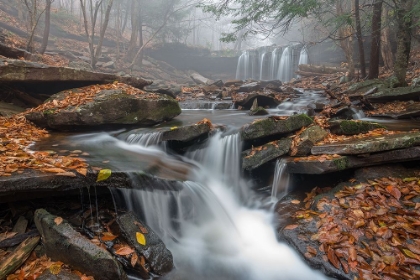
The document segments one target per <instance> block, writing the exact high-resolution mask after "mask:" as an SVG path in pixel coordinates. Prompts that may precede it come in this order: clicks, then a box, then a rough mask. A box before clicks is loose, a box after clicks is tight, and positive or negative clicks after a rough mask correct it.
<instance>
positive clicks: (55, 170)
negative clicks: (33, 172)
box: [41, 167, 66, 173]
mask: <svg viewBox="0 0 420 280" xmlns="http://www.w3.org/2000/svg"><path fill="white" fill-rule="evenodd" d="M41 170H42V171H45V172H50V173H65V172H66V170H64V169H61V168H54V167H52V168H43V169H41Z"/></svg>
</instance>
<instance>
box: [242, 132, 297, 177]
mask: <svg viewBox="0 0 420 280" xmlns="http://www.w3.org/2000/svg"><path fill="white" fill-rule="evenodd" d="M291 144H292V139H291V138H283V139H280V140H278V141H273V142H270V143H267V144H265V145H262V146H259V147H254V148H252V149H249V150H246V151H244V152H243V153H242V157H243V158H242V168H243V169H247V170H252V169H255V168H257V167H258V166H260V165H262V164H264V163H266V162H268V161H270V160H272V159H275V158H278V157H280V156H282V155H285V154H287V153H288V152H289V150H290V146H291Z"/></svg>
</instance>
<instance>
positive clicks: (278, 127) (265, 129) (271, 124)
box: [241, 114, 313, 140]
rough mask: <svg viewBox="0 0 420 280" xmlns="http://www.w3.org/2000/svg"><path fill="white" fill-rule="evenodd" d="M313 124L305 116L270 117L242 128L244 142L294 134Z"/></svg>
mask: <svg viewBox="0 0 420 280" xmlns="http://www.w3.org/2000/svg"><path fill="white" fill-rule="evenodd" d="M312 122H313V120H312V119H311V118H310V117H308V116H307V115H305V114H300V115H292V116H290V117H287V118H282V117H268V118H266V119H257V120H255V121H254V122H253V123H251V124H247V125H244V126H243V127H242V128H241V136H242V139H243V140H253V139H257V138H264V137H267V136H272V135H277V134H284V133H288V132H293V131H296V130H298V129H301V128H302V127H304V126H308V125H310V124H311V123H312Z"/></svg>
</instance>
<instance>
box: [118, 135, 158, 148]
mask: <svg viewBox="0 0 420 280" xmlns="http://www.w3.org/2000/svg"><path fill="white" fill-rule="evenodd" d="M161 139H162V132H151V133H133V134H130V135H129V136H128V137H127V139H126V141H127V142H128V143H131V144H139V145H142V146H145V147H147V146H152V145H155V146H157V145H158V144H159V143H160V142H161Z"/></svg>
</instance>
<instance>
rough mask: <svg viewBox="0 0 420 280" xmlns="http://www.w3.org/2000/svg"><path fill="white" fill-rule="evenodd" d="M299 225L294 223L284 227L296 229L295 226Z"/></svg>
mask: <svg viewBox="0 0 420 280" xmlns="http://www.w3.org/2000/svg"><path fill="white" fill-rule="evenodd" d="M298 226H299V225H297V224H292V225H288V226H285V227H284V229H285V230H286V229H287V230H292V229H295V228H297V227H298Z"/></svg>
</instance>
